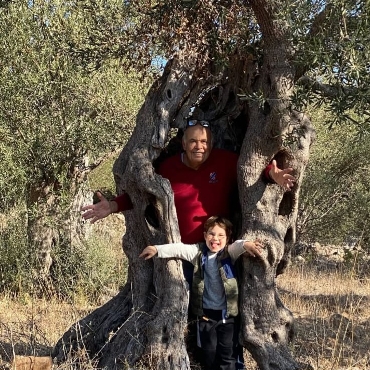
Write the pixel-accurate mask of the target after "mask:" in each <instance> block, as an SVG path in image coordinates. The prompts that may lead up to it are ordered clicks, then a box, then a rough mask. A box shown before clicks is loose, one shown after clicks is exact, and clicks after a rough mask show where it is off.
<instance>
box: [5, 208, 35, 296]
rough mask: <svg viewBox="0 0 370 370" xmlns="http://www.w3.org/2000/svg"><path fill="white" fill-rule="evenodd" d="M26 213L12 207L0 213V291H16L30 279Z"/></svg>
mask: <svg viewBox="0 0 370 370" xmlns="http://www.w3.org/2000/svg"><path fill="white" fill-rule="evenodd" d="M25 219H26V214H25V212H24V210H22V209H14V210H13V211H12V212H11V213H8V215H7V217H5V216H4V215H1V214H0V291H1V292H4V291H6V292H12V293H18V292H20V291H24V290H25V289H26V290H27V289H29V287H30V285H31V284H30V282H31V281H32V273H31V270H32V268H31V266H32V260H31V252H30V250H29V249H28V247H27V229H26V222H25Z"/></svg>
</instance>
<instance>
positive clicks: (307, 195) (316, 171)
mask: <svg viewBox="0 0 370 370" xmlns="http://www.w3.org/2000/svg"><path fill="white" fill-rule="evenodd" d="M325 118H326V117H325V116H322V115H319V114H316V115H315V117H314V122H315V127H316V130H317V141H316V143H315V144H314V147H313V150H312V155H311V160H310V163H309V165H308V167H307V170H306V176H305V179H304V181H303V184H302V192H301V204H300V215H299V223H298V238H299V239H301V240H302V239H303V240H305V241H307V240H309V241H319V242H321V243H333V244H335V243H338V244H341V243H343V242H351V241H361V244H362V246H367V247H368V246H369V245H370V232H369V225H368V223H369V216H370V213H369V212H370V185H369V173H370V164H369V161H368V153H369V151H370V142H369V140H366V139H363V138H361V137H359V136H358V135H357V131H356V129H355V128H353V127H351V126H347V127H346V128H345V129H344V128H343V127H338V126H337V127H333V128H331V129H328V128H327V127H326V126H325V125H324V124H323V122H324V121H325Z"/></svg>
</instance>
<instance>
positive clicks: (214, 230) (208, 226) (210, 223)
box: [204, 216, 233, 252]
mask: <svg viewBox="0 0 370 370" xmlns="http://www.w3.org/2000/svg"><path fill="white" fill-rule="evenodd" d="M232 228H233V225H232V223H231V222H230V221H229V220H228V219H227V218H225V217H219V216H212V217H210V218H209V219H208V220H207V221H206V222H205V223H204V240H205V242H206V244H207V247H208V249H209V250H210V251H211V252H218V251H220V250H221V249H223V248H225V245H226V244H227V243H228V242H229V240H230V238H231V233H232Z"/></svg>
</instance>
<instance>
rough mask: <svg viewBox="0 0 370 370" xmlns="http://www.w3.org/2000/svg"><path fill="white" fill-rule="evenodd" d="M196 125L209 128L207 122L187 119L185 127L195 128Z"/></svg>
mask: <svg viewBox="0 0 370 370" xmlns="http://www.w3.org/2000/svg"><path fill="white" fill-rule="evenodd" d="M196 125H201V126H203V127H209V122H208V121H201V120H198V119H188V121H187V123H186V127H190V126H196Z"/></svg>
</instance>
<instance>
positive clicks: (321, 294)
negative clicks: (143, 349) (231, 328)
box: [0, 266, 370, 370]
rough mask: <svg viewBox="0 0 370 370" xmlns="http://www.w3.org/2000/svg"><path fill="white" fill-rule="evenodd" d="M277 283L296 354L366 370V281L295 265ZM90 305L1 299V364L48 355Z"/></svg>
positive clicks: (369, 313)
mask: <svg viewBox="0 0 370 370" xmlns="http://www.w3.org/2000/svg"><path fill="white" fill-rule="evenodd" d="M277 283H278V287H279V291H280V294H281V298H282V299H283V301H284V303H285V304H286V306H287V307H288V308H289V309H290V310H291V311H292V312H293V314H294V316H295V318H296V337H295V341H294V343H293V344H292V351H293V353H294V356H295V358H297V359H298V360H299V361H300V362H302V363H305V364H307V365H310V366H311V368H312V369H314V370H329V369H333V370H339V369H340V370H344V369H353V370H354V369H357V370H365V369H369V368H370V355H369V348H370V324H369V322H370V305H369V300H370V279H364V278H362V279H358V278H356V277H354V276H353V275H351V272H350V271H344V270H335V271H320V270H319V269H318V268H317V267H315V266H311V267H310V266H295V267H294V266H293V267H291V268H290V269H289V270H288V271H287V272H286V273H285V274H284V275H282V276H280V277H279V278H278V281H277ZM93 309H94V307H86V306H85V305H83V304H76V303H75V304H67V303H61V302H58V301H53V300H51V301H50V300H34V299H33V300H31V299H29V300H27V299H23V300H22V301H19V300H18V301H15V300H12V299H10V298H9V297H2V298H1V299H0V325H1V331H0V356H1V357H0V359H1V360H2V363H3V364H4V363H7V362H9V361H10V360H11V358H12V357H13V356H14V354H17V355H38V356H47V355H49V354H50V353H51V350H52V347H53V346H54V345H55V343H56V341H57V340H58V339H59V338H60V337H61V335H62V334H63V333H64V332H65V330H66V329H68V328H69V327H70V325H71V324H72V323H74V322H75V321H77V320H78V319H79V318H81V317H84V316H86V315H87V314H88V313H89V312H90V311H91V310H93ZM247 364H248V369H250V370H252V369H255V368H256V366H255V364H254V362H253V360H250V358H249V356H248V355H247ZM0 368H1V366H0ZM3 368H6V367H3ZM64 368H65V367H64Z"/></svg>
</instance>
